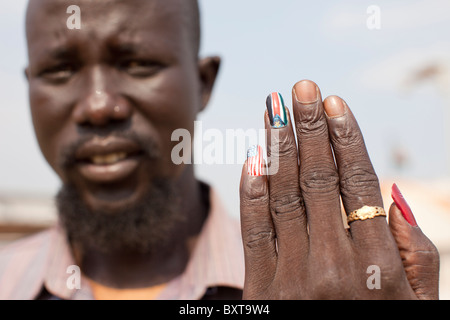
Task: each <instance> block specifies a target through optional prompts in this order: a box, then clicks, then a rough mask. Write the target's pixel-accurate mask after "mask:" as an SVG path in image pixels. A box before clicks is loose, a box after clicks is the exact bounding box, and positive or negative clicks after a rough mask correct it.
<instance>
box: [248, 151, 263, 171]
mask: <svg viewBox="0 0 450 320" xmlns="http://www.w3.org/2000/svg"><path fill="white" fill-rule="evenodd" d="M263 167H264V158H263V152H262V148H261V146H259V145H256V146H252V147H251V148H250V149H248V152H247V170H248V171H247V172H248V175H249V176H255V177H259V176H262V175H263Z"/></svg>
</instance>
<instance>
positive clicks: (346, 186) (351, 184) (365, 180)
mask: <svg viewBox="0 0 450 320" xmlns="http://www.w3.org/2000/svg"><path fill="white" fill-rule="evenodd" d="M340 187H341V191H342V193H343V194H344V195H348V194H349V195H355V194H357V195H360V196H370V195H373V194H374V191H375V192H377V191H379V189H380V182H379V180H378V176H377V175H376V174H375V172H374V171H373V169H372V167H371V166H370V167H368V166H367V165H360V166H354V167H352V168H348V169H346V170H342V172H341V175H340Z"/></svg>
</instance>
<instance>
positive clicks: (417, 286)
mask: <svg viewBox="0 0 450 320" xmlns="http://www.w3.org/2000/svg"><path fill="white" fill-rule="evenodd" d="M292 95H293V98H292V101H293V102H292V103H293V113H294V118H293V121H294V122H291V120H289V124H288V126H286V127H283V128H272V127H271V125H270V122H269V119H268V115H267V112H266V114H265V126H266V129H267V130H268V131H269V137H271V136H272V135H274V133H275V132H274V131H275V130H276V131H277V132H276V133H278V138H277V139H276V140H275V143H274V144H273V145H272V144H268V146H267V149H268V151H267V153H268V155H271V156H272V157H271V159H273V161H274V162H275V163H272V165H274V167H276V168H278V170H277V171H276V172H271V171H270V168H269V169H267V170H268V171H267V172H269V175H262V176H250V175H249V174H248V173H247V163H246V164H245V165H244V168H243V171H242V178H241V187H240V193H241V221H242V236H243V239H244V249H245V258H246V259H245V265H246V278H245V283H246V285H245V289H244V298H245V299H437V298H438V280H439V254H438V252H437V250H436V248H435V247H434V245H433V244H432V243H431V241H430V240H429V239H428V238H427V237H426V236H425V235H424V234H423V233H422V232H421V231H420V229H419V228H418V227H412V226H411V225H409V224H408V222H407V221H406V220H405V219H404V218H403V217H402V215H401V213H400V211H399V209H398V208H397V207H396V206H395V204H393V205H392V206H391V208H390V212H389V214H390V224H389V225H388V224H387V223H386V218H385V217H375V218H373V219H368V220H364V221H363V220H359V221H354V222H351V223H350V228H349V229H346V228H345V227H344V224H343V221H342V215H341V205H340V197H342V202H343V205H344V207H345V210H346V212H347V213H350V212H352V211H353V210H356V209H359V208H361V207H362V206H364V205H368V206H380V207H382V206H383V201H382V197H381V192H380V187H379V182H378V178H377V176H376V174H375V171H374V169H373V167H372V164H371V162H370V159H369V156H368V153H367V150H366V147H365V145H364V139H363V136H362V134H361V131H360V129H359V127H358V124H357V122H356V119H355V118H354V116H353V114H352V113H351V110H350V108H349V107H348V106H347V105H346V103H345V102H344V101H343V100H342V99H341V98H339V97H337V96H330V97H328V98H326V99H325V100H323V101H322V97H321V94H320V91H319V88H318V87H317V85H316V84H315V83H314V82H311V81H308V80H305V81H300V82H298V83H297V84H296V85H295V86H294V88H293V91H292ZM288 116H289V115H288ZM292 123H294V124H292ZM294 130H295V132H296V136H297V140H298V146H297V145H296V140H295V137H294ZM268 141H271V139H270V138H269V139H268ZM371 265H377V266H378V267H379V268H380V280H381V281H380V283H381V288H380V289H376V290H370V289H369V288H368V286H367V283H366V281H367V279H368V277H369V275H368V274H367V272H366V270H367V268H368V267H369V266H371Z"/></svg>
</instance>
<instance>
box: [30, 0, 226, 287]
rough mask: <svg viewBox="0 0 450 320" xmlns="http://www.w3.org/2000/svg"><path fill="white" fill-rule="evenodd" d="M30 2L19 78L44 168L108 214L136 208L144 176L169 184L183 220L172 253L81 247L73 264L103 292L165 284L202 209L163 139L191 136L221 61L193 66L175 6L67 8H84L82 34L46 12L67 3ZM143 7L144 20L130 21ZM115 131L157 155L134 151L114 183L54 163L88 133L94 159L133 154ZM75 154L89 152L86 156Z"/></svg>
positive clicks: (192, 183)
mask: <svg viewBox="0 0 450 320" xmlns="http://www.w3.org/2000/svg"><path fill="white" fill-rule="evenodd" d="M38 2H39V4H38ZM32 3H33V4H32V5H31V7H30V9H29V13H28V19H27V36H28V48H29V67H28V68H27V70H26V74H27V77H28V80H29V92H30V105H31V112H32V117H33V124H34V127H35V131H36V136H37V139H38V142H39V145H40V147H41V150H42V153H43V155H44V156H45V158H46V160H47V161H48V163H49V164H50V166H51V167H52V168H53V169H54V170H55V172H56V173H57V174H58V175H59V177H60V178H61V180H62V181H63V183H72V184H74V185H75V186H76V187H77V189H78V190H79V192H80V193H81V195H82V197H83V199H84V201H85V202H86V204H87V205H88V206H89V207H90V208H91V209H93V210H96V209H104V210H108V211H110V212H113V213H114V212H119V211H120V210H122V209H123V208H124V207H126V206H127V205H128V204H129V203H131V202H134V201H138V200H139V199H140V197H142V196H143V195H144V194H145V192H146V190H147V189H148V188H149V187H150V185H151V183H152V178H167V179H172V180H174V181H176V184H177V186H178V187H179V191H180V193H181V194H182V205H181V208H182V210H183V211H184V214H185V216H187V217H189V218H188V219H187V220H186V221H188V223H187V224H184V225H182V226H181V225H180V226H179V227H178V228H177V229H176V230H175V231H174V234H173V235H172V236H171V239H173V241H172V243H171V244H170V247H171V250H160V251H158V252H159V253H158V256H155V255H152V254H148V255H146V254H142V253H133V252H130V251H129V250H126V251H125V252H115V253H114V254H108V255H105V254H103V253H101V252H99V251H98V250H96V249H95V248H81V251H82V254H81V256H79V258H78V259H79V262H80V265H81V267H82V269H83V271H84V272H85V273H86V274H87V275H89V276H90V277H91V278H93V279H94V280H101V281H100V282H102V283H104V284H106V285H112V286H119V287H143V286H150V285H154V284H158V283H163V282H166V281H168V280H170V279H171V278H173V277H174V275H176V274H179V273H180V272H181V271H182V270H183V269H184V266H185V264H186V261H187V258H188V255H189V250H190V244H192V241H193V239H194V238H195V236H196V235H197V234H198V233H199V230H200V228H201V226H202V224H203V221H204V219H205V217H206V213H207V210H208V208H206V206H205V203H204V201H203V199H202V195H201V193H200V187H199V183H198V181H197V180H196V179H195V177H194V172H193V168H192V166H187V165H175V164H173V162H172V161H171V158H170V156H171V150H172V148H173V147H174V145H175V144H176V143H177V142H172V141H171V134H172V132H173V131H174V130H175V129H177V128H186V129H188V130H189V131H191V132H193V124H194V120H195V119H196V116H197V114H198V112H200V111H201V110H202V109H203V108H204V107H205V106H206V104H207V102H208V99H209V95H210V92H211V89H212V86H213V84H214V80H215V77H216V74H217V71H218V69H219V64H220V59H219V58H217V57H210V58H205V59H202V60H198V59H197V56H196V55H195V52H194V49H193V47H192V46H193V45H192V43H191V42H190V39H191V37H189V35H188V34H186V33H187V31H186V28H184V25H183V24H180V23H172V21H173V19H179V18H180V14H181V12H182V11H181V10H182V7H183V6H179V1H170V3H167V1H164V5H162V1H157V2H154V1H146V0H143V1H133V4H131V5H130V4H129V2H128V1H110V4H109V5H108V6H107V8H105V6H104V5H102V6H97V5H95V3H94V2H92V1H76V3H75V2H74V3H73V4H76V5H79V6H80V7H81V8H83V9H82V10H83V11H82V12H83V18H82V21H83V27H82V29H81V30H68V29H67V28H66V19H67V17H68V15H65V14H56V13H55V12H60V13H61V12H62V13H65V10H66V7H67V2H65V1H59V2H58V1H33V2H32ZM155 3H157V4H158V7H157V10H154V9H155V8H154V5H155ZM146 8H147V9H146ZM142 10H146V11H147V12H148V14H146V15H141V14H139V13H140V12H142ZM130 16H132V17H133V21H130V19H129V17H130ZM99 17H101V18H99ZM41 21H45V23H41ZM113 21H114V22H115V23H111V22H113ZM53 56H55V57H53ZM116 106H119V107H120V110H119V112H116V110H115V107H116ZM122 130H127V131H131V132H133V133H134V134H135V135H137V136H139V137H140V139H141V140H143V141H145V140H152V141H154V142H155V144H156V146H157V149H158V153H159V154H160V156H158V157H156V158H150V157H147V156H145V155H140V154H138V155H137V156H135V157H134V159H132V161H133V162H132V163H131V165H130V164H125V165H124V168H120V167H119V169H118V171H119V172H122V173H121V174H120V175H118V176H117V178H115V179H114V178H111V174H108V173H107V174H103V175H102V174H96V173H95V172H94V174H92V173H89V172H88V173H87V174H84V173H83V170H86V166H85V165H84V163H83V162H82V161H80V163H79V164H77V165H76V166H74V167H71V168H70V169H65V168H63V167H62V166H61V165H60V163H61V156H62V155H61V154H62V150H63V149H64V148H66V147H67V146H69V145H70V144H72V143H74V142H77V141H79V140H80V139H83V138H84V137H85V136H88V135H93V136H94V138H92V139H90V140H89V141H88V142H89V143H91V144H92V145H93V149H96V150H99V149H101V148H102V147H103V146H106V148H108V147H109V148H112V149H107V150H105V151H104V152H103V153H108V152H116V153H117V152H121V151H123V150H124V151H129V149H133V150H134V149H136V148H137V149H139V146H137V147H136V146H134V145H133V144H132V143H131V142H129V141H127V140H126V139H117V138H114V137H115V136H114V133H115V132H120V131H122ZM85 145H86V144H84V146H85ZM80 149H81V148H80ZM85 149H86V148H85ZM122 149H123V150H122ZM77 152H78V151H77ZM79 152H80V153H81V152H84V153H85V155H84V156H86V157H87V156H90V157H92V156H94V155H95V154H94V153H93V152H92V151H89V150H88V151H86V150H83V151H79ZM89 152H90V153H89ZM86 153H87V154H88V155H86ZM83 160H84V159H83ZM128 166H131V167H132V169H131V170H130V169H129V168H128ZM113 169H114V168H113ZM87 170H89V169H87ZM91 171H92V170H91ZM112 176H113V177H114V173H113V175H112ZM132 270H134V271H135V272H133V271H132ZM144 270H145V271H146V272H143V271H144ZM100 275H102V277H101V279H99V277H100Z"/></svg>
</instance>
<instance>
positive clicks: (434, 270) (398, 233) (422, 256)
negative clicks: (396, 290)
mask: <svg viewBox="0 0 450 320" xmlns="http://www.w3.org/2000/svg"><path fill="white" fill-rule="evenodd" d="M392 198H393V199H394V203H392V205H391V207H390V209H389V227H390V229H391V232H392V235H393V236H394V239H395V241H396V242H397V246H398V249H399V252H400V256H401V258H402V261H403V267H404V268H405V272H406V276H407V278H408V281H409V284H410V285H411V288H412V289H413V290H414V292H415V293H416V295H417V297H418V298H419V299H421V300H431V299H439V252H438V250H437V249H436V247H435V246H434V244H433V243H432V242H431V240H430V239H428V237H427V236H425V234H424V233H423V232H422V230H421V229H420V228H419V227H418V226H417V223H416V220H415V219H414V216H413V214H412V211H411V209H410V208H409V206H408V204H407V203H406V200H405V199H404V198H403V196H402V195H401V193H400V190H399V189H398V187H397V185H395V184H394V185H393V187H392Z"/></svg>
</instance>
